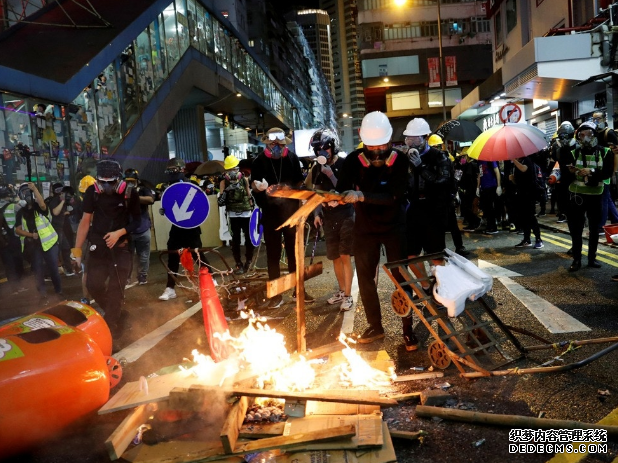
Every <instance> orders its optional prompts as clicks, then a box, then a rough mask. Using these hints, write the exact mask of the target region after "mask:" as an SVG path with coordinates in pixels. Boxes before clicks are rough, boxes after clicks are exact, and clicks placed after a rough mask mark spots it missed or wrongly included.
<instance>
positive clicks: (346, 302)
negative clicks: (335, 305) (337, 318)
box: [339, 296, 354, 312]
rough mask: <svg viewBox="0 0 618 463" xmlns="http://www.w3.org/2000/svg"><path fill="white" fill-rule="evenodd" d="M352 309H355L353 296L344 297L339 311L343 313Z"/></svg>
mask: <svg viewBox="0 0 618 463" xmlns="http://www.w3.org/2000/svg"><path fill="white" fill-rule="evenodd" d="M352 307H354V298H353V297H352V296H343V300H342V301H341V305H340V306H339V310H340V311H341V312H347V311H348V310H350V309H351V308H352Z"/></svg>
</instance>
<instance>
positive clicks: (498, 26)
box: [494, 11, 502, 45]
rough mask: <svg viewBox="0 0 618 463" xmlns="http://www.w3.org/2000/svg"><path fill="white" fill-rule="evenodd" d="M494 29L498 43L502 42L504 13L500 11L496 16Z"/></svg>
mask: <svg viewBox="0 0 618 463" xmlns="http://www.w3.org/2000/svg"><path fill="white" fill-rule="evenodd" d="M494 30H495V31H496V45H499V44H501V43H502V15H501V14H500V11H498V12H497V13H496V16H495V17H494Z"/></svg>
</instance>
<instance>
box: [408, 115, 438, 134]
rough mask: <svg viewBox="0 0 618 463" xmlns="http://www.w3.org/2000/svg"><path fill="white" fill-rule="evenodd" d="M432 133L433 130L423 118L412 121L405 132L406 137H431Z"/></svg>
mask: <svg viewBox="0 0 618 463" xmlns="http://www.w3.org/2000/svg"><path fill="white" fill-rule="evenodd" d="M430 133H431V129H430V128H429V124H428V123H427V121H426V120H425V119H423V118H422V117H417V118H416V119H412V120H411V121H410V122H408V125H407V126H406V130H404V131H403V134H404V135H405V136H406V137H420V136H421V135H429V134H430Z"/></svg>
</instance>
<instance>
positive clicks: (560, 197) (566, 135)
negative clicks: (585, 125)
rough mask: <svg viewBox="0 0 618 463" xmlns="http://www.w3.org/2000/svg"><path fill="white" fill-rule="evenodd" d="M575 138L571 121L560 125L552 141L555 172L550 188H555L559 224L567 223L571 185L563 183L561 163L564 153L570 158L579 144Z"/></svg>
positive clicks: (554, 194)
mask: <svg viewBox="0 0 618 463" xmlns="http://www.w3.org/2000/svg"><path fill="white" fill-rule="evenodd" d="M574 136H575V127H573V124H571V123H570V122H569V121H564V122H562V123H561V124H560V127H558V130H557V132H556V138H555V140H553V141H552V144H551V147H550V159H551V160H552V161H553V162H554V170H552V175H550V178H549V184H550V188H553V190H552V195H551V201H552V205H553V203H554V201H555V202H556V204H557V206H558V213H557V216H558V220H557V222H558V223H564V222H566V221H567V218H566V213H567V209H568V203H569V190H568V187H569V185H568V183H567V182H563V181H561V178H560V177H561V176H560V162H559V161H560V158H561V156H562V153H564V155H565V156H568V155H569V153H570V152H571V150H573V149H574V148H575V145H576V143H577V142H576V141H575V138H574ZM552 176H553V179H552ZM552 209H553V206H552Z"/></svg>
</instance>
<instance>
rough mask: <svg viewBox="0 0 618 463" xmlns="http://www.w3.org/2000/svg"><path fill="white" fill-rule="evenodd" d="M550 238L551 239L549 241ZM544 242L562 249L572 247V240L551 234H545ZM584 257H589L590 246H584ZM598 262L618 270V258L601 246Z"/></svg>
mask: <svg viewBox="0 0 618 463" xmlns="http://www.w3.org/2000/svg"><path fill="white" fill-rule="evenodd" d="M548 237H549V238H550V239H548ZM556 240H557V241H556ZM543 241H547V242H548V243H551V244H554V245H556V246H560V247H561V248H566V249H569V248H570V247H571V239H570V238H564V237H562V236H556V235H552V234H550V233H543ZM563 243H564V244H563ZM582 255H584V256H587V255H588V246H587V245H585V244H584V245H582ZM603 256H607V257H609V258H605V257H603ZM612 259H613V260H612ZM597 260H598V261H600V262H604V263H606V264H608V265H610V266H612V267H617V268H618V256H617V255H616V254H614V253H611V252H607V251H604V250H603V249H600V246H599V249H597Z"/></svg>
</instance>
